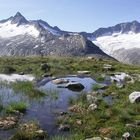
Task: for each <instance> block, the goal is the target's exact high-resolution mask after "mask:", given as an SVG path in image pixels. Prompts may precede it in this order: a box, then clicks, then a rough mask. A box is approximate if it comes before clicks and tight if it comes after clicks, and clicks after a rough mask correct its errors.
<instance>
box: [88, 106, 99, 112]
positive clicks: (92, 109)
mask: <svg viewBox="0 0 140 140" xmlns="http://www.w3.org/2000/svg"><path fill="white" fill-rule="evenodd" d="M96 109H97V105H96V104H91V105H89V107H88V110H89V111H95V110H96Z"/></svg>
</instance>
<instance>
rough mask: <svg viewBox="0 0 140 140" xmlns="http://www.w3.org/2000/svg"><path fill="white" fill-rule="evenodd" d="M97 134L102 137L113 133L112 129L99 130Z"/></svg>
mask: <svg viewBox="0 0 140 140" xmlns="http://www.w3.org/2000/svg"><path fill="white" fill-rule="evenodd" d="M99 132H100V134H102V135H105V136H108V135H110V134H111V133H112V132H113V128H112V127H106V128H100V129H99Z"/></svg>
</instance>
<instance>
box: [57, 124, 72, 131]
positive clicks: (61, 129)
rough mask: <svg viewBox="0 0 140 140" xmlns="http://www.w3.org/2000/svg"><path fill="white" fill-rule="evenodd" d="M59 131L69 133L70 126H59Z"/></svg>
mask: <svg viewBox="0 0 140 140" xmlns="http://www.w3.org/2000/svg"><path fill="white" fill-rule="evenodd" d="M59 130H60V131H69V130H70V125H68V124H61V125H60V127H59Z"/></svg>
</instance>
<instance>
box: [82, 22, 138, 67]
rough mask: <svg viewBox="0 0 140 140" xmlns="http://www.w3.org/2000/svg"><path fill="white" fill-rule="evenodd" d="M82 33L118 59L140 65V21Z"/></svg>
mask: <svg viewBox="0 0 140 140" xmlns="http://www.w3.org/2000/svg"><path fill="white" fill-rule="evenodd" d="M80 34H81V35H83V36H84V37H86V38H88V39H89V40H91V41H92V42H93V43H94V44H96V45H97V46H99V47H100V49H102V50H103V51H104V52H105V53H107V54H108V55H110V56H112V57H114V58H116V59H117V60H119V61H121V62H123V63H129V64H138V65H140V23H139V22H138V21H132V22H126V23H121V24H117V25H115V26H112V27H108V28H99V29H98V30H96V31H95V32H93V33H86V32H81V33H80Z"/></svg>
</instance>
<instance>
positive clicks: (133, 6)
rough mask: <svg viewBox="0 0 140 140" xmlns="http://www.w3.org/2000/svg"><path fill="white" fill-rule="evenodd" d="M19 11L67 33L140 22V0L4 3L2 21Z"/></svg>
mask: <svg viewBox="0 0 140 140" xmlns="http://www.w3.org/2000/svg"><path fill="white" fill-rule="evenodd" d="M17 11H19V12H21V13H22V14H23V15H24V16H25V17H26V18H27V19H43V20H45V21H47V22H48V23H49V24H50V25H52V26H55V25H57V26H58V27H59V28H61V29H63V30H69V31H87V32H93V31H94V30H96V29H97V28H99V27H108V26H111V25H115V24H117V23H120V22H126V21H133V20H138V21H140V0H1V1H0V19H5V18H8V17H10V16H12V15H15V13H16V12H17Z"/></svg>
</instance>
